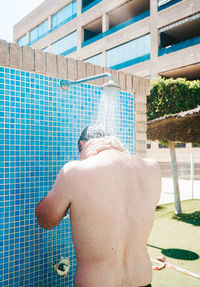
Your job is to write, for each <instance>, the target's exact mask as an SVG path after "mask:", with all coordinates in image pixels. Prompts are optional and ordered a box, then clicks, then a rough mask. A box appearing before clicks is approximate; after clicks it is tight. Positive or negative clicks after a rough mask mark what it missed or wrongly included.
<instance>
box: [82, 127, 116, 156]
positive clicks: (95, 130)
mask: <svg viewBox="0 0 200 287" xmlns="http://www.w3.org/2000/svg"><path fill="white" fill-rule="evenodd" d="M107 136H113V133H112V132H110V131H109V130H106V129H105V128H104V127H103V126H100V125H90V126H88V127H86V128H85V129H84V130H83V131H82V133H81V136H80V138H79V140H78V149H79V152H81V151H82V148H83V146H84V144H85V143H86V142H87V141H89V140H91V139H94V138H104V137H107Z"/></svg>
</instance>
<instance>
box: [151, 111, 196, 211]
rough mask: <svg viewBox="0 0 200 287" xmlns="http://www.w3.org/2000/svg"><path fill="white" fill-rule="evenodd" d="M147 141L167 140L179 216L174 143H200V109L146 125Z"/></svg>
mask: <svg viewBox="0 0 200 287" xmlns="http://www.w3.org/2000/svg"><path fill="white" fill-rule="evenodd" d="M147 139H148V140H152V141H155V140H167V141H168V143H169V149H170V155H171V161H172V174H173V182H174V203H175V213H176V214H181V213H182V211H181V203H180V194H179V184H178V173H177V164H176V153H175V145H174V142H185V143H186V142H193V143H200V107H198V108H196V109H193V110H189V111H185V112H180V113H177V114H171V115H166V116H164V117H160V118H158V119H155V120H152V121H149V122H148V123H147Z"/></svg>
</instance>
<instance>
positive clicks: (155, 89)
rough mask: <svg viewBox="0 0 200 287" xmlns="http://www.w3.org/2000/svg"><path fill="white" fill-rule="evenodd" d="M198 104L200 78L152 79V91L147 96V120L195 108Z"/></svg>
mask: <svg viewBox="0 0 200 287" xmlns="http://www.w3.org/2000/svg"><path fill="white" fill-rule="evenodd" d="M198 105H200V80H195V81H188V80H186V79H183V78H178V79H172V78H171V79H165V78H161V77H158V78H157V79H155V80H152V81H151V92H150V96H149V97H148V98H147V120H153V119H156V118H159V117H162V116H165V115H168V114H176V113H179V112H182V111H187V110H190V109H195V108H196V107H197V106H198Z"/></svg>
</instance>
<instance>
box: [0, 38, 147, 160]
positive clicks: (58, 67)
mask: <svg viewBox="0 0 200 287" xmlns="http://www.w3.org/2000/svg"><path fill="white" fill-rule="evenodd" d="M0 66H6V67H13V68H16V69H20V70H25V71H30V72H36V73H40V74H44V75H48V76H53V77H59V78H64V79H70V80H77V79H80V78H83V77H88V76H92V75H97V74H100V73H103V72H110V73H111V74H112V75H113V78H114V81H116V82H117V83H118V84H119V86H120V89H121V90H123V91H128V92H130V93H133V94H134V95H135V107H136V111H135V121H136V126H135V127H136V129H135V138H136V142H135V150H136V154H138V155H141V156H146V128H147V127H146V98H147V95H149V93H150V82H149V80H148V79H144V78H141V77H137V76H133V75H131V74H128V73H124V72H122V71H119V72H118V71H114V70H110V69H108V68H103V67H100V66H94V65H92V64H90V63H85V62H82V61H80V60H75V59H72V58H66V57H64V56H60V55H58V56H56V55H54V54H51V53H44V52H43V51H41V50H34V49H32V48H31V47H22V48H21V47H20V46H18V45H17V44H15V43H7V42H6V41H3V40H0ZM105 81H106V79H103V80H102V79H98V80H95V81H92V82H91V83H92V84H94V85H97V86H101V85H102V84H103V83H104V82H105Z"/></svg>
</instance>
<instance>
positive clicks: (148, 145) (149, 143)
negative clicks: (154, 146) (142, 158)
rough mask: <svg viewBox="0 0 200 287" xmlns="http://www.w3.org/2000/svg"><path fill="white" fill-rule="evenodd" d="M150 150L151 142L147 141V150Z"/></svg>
mask: <svg viewBox="0 0 200 287" xmlns="http://www.w3.org/2000/svg"><path fill="white" fill-rule="evenodd" d="M150 148H151V142H150V141H147V149H150Z"/></svg>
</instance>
